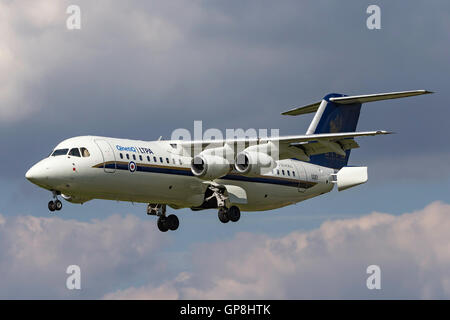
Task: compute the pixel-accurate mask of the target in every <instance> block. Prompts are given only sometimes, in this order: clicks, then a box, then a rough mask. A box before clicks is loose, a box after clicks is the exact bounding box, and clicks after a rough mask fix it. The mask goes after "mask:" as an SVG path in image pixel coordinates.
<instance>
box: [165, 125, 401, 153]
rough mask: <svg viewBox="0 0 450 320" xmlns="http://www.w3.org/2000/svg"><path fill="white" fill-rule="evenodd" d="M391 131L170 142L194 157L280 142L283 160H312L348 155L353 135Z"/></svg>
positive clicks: (369, 134) (356, 145) (352, 147)
mask: <svg viewBox="0 0 450 320" xmlns="http://www.w3.org/2000/svg"><path fill="white" fill-rule="evenodd" d="M390 133H392V132H388V131H382V130H378V131H363V132H340V133H320V134H310V135H295V136H282V137H266V138H238V139H232V140H198V141H170V143H171V144H172V145H175V144H176V145H178V144H179V145H180V146H181V147H182V148H183V149H185V150H186V151H187V152H189V154H191V155H192V156H195V155H197V154H198V153H200V152H202V151H203V150H205V149H210V148H217V147H222V146H224V145H228V146H230V147H231V148H232V149H233V150H235V152H236V150H238V151H242V150H243V149H245V148H247V147H248V146H252V145H257V144H264V143H267V142H274V143H275V144H276V143H278V147H279V159H280V160H282V159H290V158H299V159H300V160H309V156H310V155H315V154H322V153H328V152H335V153H337V154H341V155H345V151H346V150H349V149H354V148H358V147H359V145H358V144H357V143H356V141H355V140H353V138H355V137H362V136H375V135H381V134H390Z"/></svg>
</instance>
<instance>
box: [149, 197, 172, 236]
mask: <svg viewBox="0 0 450 320" xmlns="http://www.w3.org/2000/svg"><path fill="white" fill-rule="evenodd" d="M147 214H148V215H154V216H158V217H159V218H158V222H157V225H158V229H159V231H161V232H167V231H169V230H172V231H175V230H177V229H178V226H179V225H180V221H179V220H178V217H177V216H176V215H174V214H170V215H168V216H166V205H165V204H154V203H150V204H149V205H148V206H147Z"/></svg>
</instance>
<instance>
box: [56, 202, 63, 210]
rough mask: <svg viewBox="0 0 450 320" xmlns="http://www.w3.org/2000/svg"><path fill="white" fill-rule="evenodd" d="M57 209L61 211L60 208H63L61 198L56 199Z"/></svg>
mask: <svg viewBox="0 0 450 320" xmlns="http://www.w3.org/2000/svg"><path fill="white" fill-rule="evenodd" d="M55 209H56V210H57V211H59V210H61V209H62V202H61V201H59V200H56V201H55Z"/></svg>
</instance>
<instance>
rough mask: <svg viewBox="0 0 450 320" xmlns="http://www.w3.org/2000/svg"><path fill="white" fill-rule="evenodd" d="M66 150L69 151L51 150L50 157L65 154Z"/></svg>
mask: <svg viewBox="0 0 450 320" xmlns="http://www.w3.org/2000/svg"><path fill="white" fill-rule="evenodd" d="M67 151H69V149H57V150H55V151H53V153H52V157H56V156H65V155H66V154H67Z"/></svg>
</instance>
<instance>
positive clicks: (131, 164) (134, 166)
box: [128, 161, 136, 172]
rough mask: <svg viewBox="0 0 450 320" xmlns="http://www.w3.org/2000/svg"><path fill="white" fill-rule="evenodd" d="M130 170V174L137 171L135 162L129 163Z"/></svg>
mask: <svg viewBox="0 0 450 320" xmlns="http://www.w3.org/2000/svg"><path fill="white" fill-rule="evenodd" d="M128 170H130V172H135V171H136V163H134V161H130V162H129V163H128Z"/></svg>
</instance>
